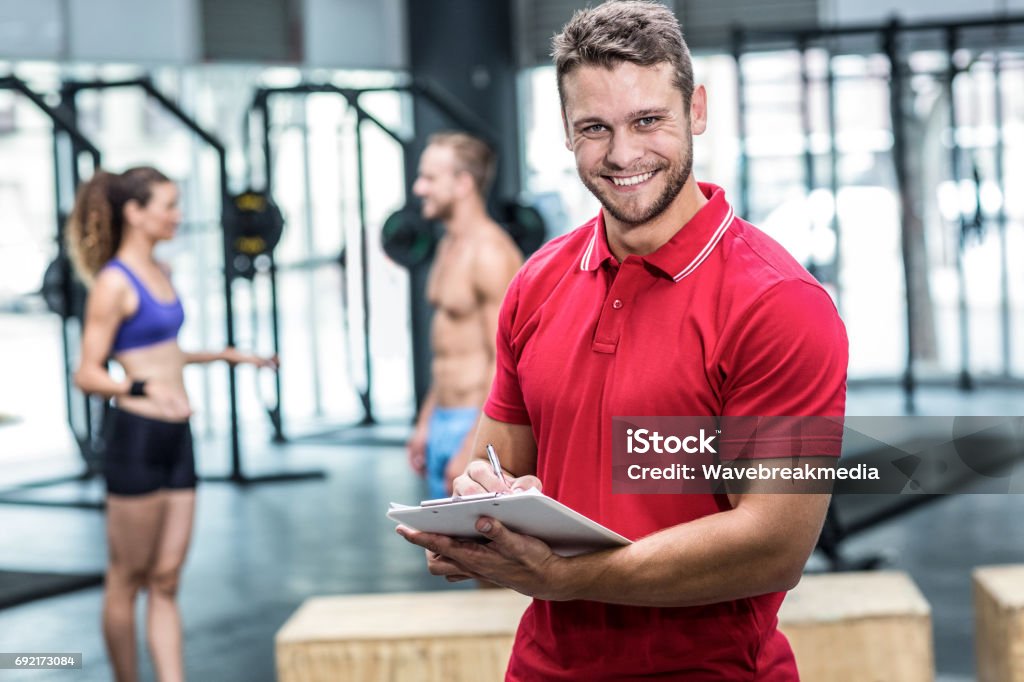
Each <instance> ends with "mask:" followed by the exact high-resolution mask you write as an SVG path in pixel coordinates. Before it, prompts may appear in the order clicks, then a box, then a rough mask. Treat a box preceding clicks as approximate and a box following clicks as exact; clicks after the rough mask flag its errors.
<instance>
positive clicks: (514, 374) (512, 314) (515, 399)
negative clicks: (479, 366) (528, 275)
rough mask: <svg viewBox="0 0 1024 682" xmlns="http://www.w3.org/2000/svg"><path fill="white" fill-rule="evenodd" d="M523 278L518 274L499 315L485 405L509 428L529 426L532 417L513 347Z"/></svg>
mask: <svg viewBox="0 0 1024 682" xmlns="http://www.w3.org/2000/svg"><path fill="white" fill-rule="evenodd" d="M521 274H522V273H521V271H520V274H517V275H516V276H515V277H514V278H513V279H512V282H511V284H509V287H508V292H507V293H506V294H505V299H504V300H503V301H502V302H501V311H500V312H499V313H498V336H497V340H496V344H495V347H496V348H497V354H496V356H495V367H494V381H493V382H492V383H491V392H490V394H489V395H488V396H487V402H486V403H484V414H486V415H487V416H488V417H490V418H491V419H494V420H496V421H500V422H505V423H508V424H529V423H530V415H529V413H528V412H527V411H526V403H525V402H524V401H523V391H522V387H521V386H520V384H519V371H518V367H517V357H518V354H517V353H516V349H515V345H514V343H513V340H512V339H513V329H514V325H515V318H516V313H517V312H518V309H519V289H520V276H521Z"/></svg>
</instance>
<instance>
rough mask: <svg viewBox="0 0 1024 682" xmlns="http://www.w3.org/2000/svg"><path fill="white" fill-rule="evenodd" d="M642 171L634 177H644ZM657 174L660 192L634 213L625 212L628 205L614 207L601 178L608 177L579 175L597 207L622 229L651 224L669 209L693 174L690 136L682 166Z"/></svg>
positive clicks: (626, 202) (691, 139)
mask: <svg viewBox="0 0 1024 682" xmlns="http://www.w3.org/2000/svg"><path fill="white" fill-rule="evenodd" d="M647 170H655V169H646V170H639V171H637V173H638V174H639V173H644V172H646V171H647ZM657 170H658V172H666V173H667V174H666V178H665V189H664V190H662V192H661V194H659V195H658V197H657V198H656V199H655V200H654V201H653V202H651V203H650V204H649V205H648V206H646V207H643V206H640V207H638V208H637V209H636V210H633V211H629V210H628V204H629V201H628V200H627V201H625V202H621V203H619V204H618V205H616V203H614V199H613V198H612V194H611V192H612V190H610V189H608V188H607V186H606V185H605V183H606V182H607V180H605V178H604V175H609V173H600V172H599V173H597V174H591V175H584V174H583V173H580V180H582V181H583V184H584V185H586V187H587V189H588V190H590V193H591V194H593V195H594V196H595V197H596V198H597V200H598V201H600V202H601V206H603V207H604V210H605V211H607V212H608V214H609V215H611V216H612V217H613V218H615V220H617V221H619V222H620V223H623V224H624V225H629V226H636V225H643V224H645V223H647V222H650V221H651V220H654V219H655V218H657V217H658V216H660V215H661V214H662V213H664V212H665V211H666V210H668V207H669V206H671V205H672V202H673V201H675V198H676V197H677V196H679V193H680V192H681V191H682V189H683V186H684V185H685V184H686V181H687V180H688V179H689V178H690V174H691V173H692V172H693V136H692V135H691V136H690V139H689V144H688V145H687V149H686V152H685V154H684V156H683V162H682V164H680V165H678V166H676V167H674V168H673V167H672V166H669V167H668V168H667V169H657Z"/></svg>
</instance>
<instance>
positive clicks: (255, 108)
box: [243, 81, 497, 442]
mask: <svg viewBox="0 0 1024 682" xmlns="http://www.w3.org/2000/svg"><path fill="white" fill-rule="evenodd" d="M378 92H397V93H408V94H410V95H412V96H414V97H416V96H419V97H422V98H423V99H424V100H426V101H427V102H429V103H430V104H431V105H433V106H434V107H436V108H437V110H438V111H439V112H441V113H442V114H443V115H445V116H447V117H448V118H449V119H451V120H452V121H453V122H454V123H456V124H457V125H459V126H461V127H462V128H463V129H465V130H468V131H470V132H472V133H474V134H476V135H478V136H479V137H480V138H482V139H483V140H485V141H486V142H488V143H489V144H490V145H492V146H495V147H496V143H497V137H496V135H495V134H494V132H493V131H492V129H491V128H490V126H488V125H487V123H486V122H484V121H482V120H481V119H480V118H479V117H478V116H477V115H476V114H474V113H473V112H472V111H471V110H469V109H467V108H466V107H464V106H462V104H460V103H459V102H458V101H457V100H456V99H455V98H453V97H451V96H450V95H449V94H448V93H447V92H445V91H444V90H442V89H441V88H439V87H437V86H436V85H434V84H432V83H430V82H429V81H412V82H410V83H408V84H406V85H396V86H393V87H377V88H344V87H340V86H337V85H334V84H332V83H299V84H296V85H293V86H285V87H273V88H270V87H266V88H258V89H257V90H256V91H255V93H254V95H253V100H252V104H251V105H250V106H249V109H248V110H247V112H246V114H245V120H244V123H243V128H244V129H245V130H246V134H245V136H244V137H245V142H246V144H249V143H250V136H249V134H248V133H249V120H250V116H251V114H253V113H256V114H258V116H259V120H260V125H261V129H260V143H261V146H262V158H263V165H264V175H263V178H264V187H263V190H264V191H265V192H266V193H267V194H268V195H270V196H272V195H273V187H274V183H273V180H274V171H273V152H272V145H271V139H270V129H271V117H270V99H271V98H272V97H275V96H279V95H291V96H294V95H301V96H305V95H311V94H324V93H326V94H335V95H338V96H340V97H342V98H344V100H345V102H346V104H347V105H348V106H349V107H350V108H351V109H352V110H353V111H355V113H356V125H355V141H356V173H357V182H356V186H357V194H358V197H357V207H358V211H357V212H358V216H359V235H360V239H359V247H360V248H359V263H360V272H361V273H362V277H363V283H362V287H361V290H362V301H361V305H362V307H363V358H364V363H365V367H364V371H365V375H366V386H365V390H359V391H358V393H359V400H360V403H361V405H362V408H363V416H362V418H361V419H360V420H359V421H358V422H357V423H356V424H355V426H370V425H373V424H376V423H377V419H376V417H375V416H374V414H373V404H372V399H371V393H372V389H373V373H372V361H371V355H370V348H371V338H370V300H369V287H368V280H367V274H368V270H367V268H368V266H369V253H368V251H367V239H366V236H367V229H368V227H367V221H366V211H365V189H364V175H363V134H362V124H363V123H366V122H368V123H372V124H373V125H374V126H376V127H377V128H378V129H380V130H381V131H382V132H383V133H384V134H385V135H387V136H388V137H390V138H391V139H393V140H394V141H395V142H397V143H398V144H399V146H400V147H401V148H402V153H403V155H404V156H405V157H406V158H409V157H410V155H411V151H412V148H413V145H414V144H415V143H416V138H412V139H406V138H404V137H402V136H401V135H400V134H398V133H397V132H395V131H394V130H392V129H391V128H389V127H388V126H387V125H385V124H384V123H383V122H381V121H380V120H379V119H377V118H376V117H374V116H373V115H372V114H370V113H369V112H368V111H366V109H364V108H363V107H362V105H361V104H360V103H359V98H360V97H361V96H362V95H365V94H370V93H378ZM246 158H247V159H248V160H249V161H250V163H251V161H252V155H251V154H247V155H246ZM251 177H252V173H251V172H250V179H251ZM348 258H349V252H348V249H347V248H346V249H345V252H344V253H343V254H342V255H341V256H340V257H339V258H337V259H327V260H326V261H323V262H325V263H328V264H334V263H340V265H341V266H342V268H344V267H345V263H346V261H347V259H348ZM410 274H411V275H412V274H413V273H410ZM268 275H269V277H270V290H271V319H272V329H273V342H274V352H275V353H280V345H279V342H280V339H279V335H278V303H277V293H276V292H277V265H276V263H275V262H274V260H273V258H271V265H270V269H269V272H268ZM415 279H416V278H415V277H413V276H411V277H410V283H409V285H410V295H411V296H412V297H415V296H418V295H419V294H420V293H421V291H420V289H419V288H417V284H416V281H415ZM415 360H416V359H415V356H414V362H415ZM275 389H276V392H277V395H276V403H277V405H278V407H280V405H281V404H282V400H281V382H280V377H278V380H277V382H276V383H275ZM282 422H283V418H282V416H281V415H280V414H279V415H278V419H277V420H276V421H275V428H276V433H275V438H276V439H277V440H279V441H281V442H284V441H286V440H287V439H286V437H285V434H284V429H283V423H282ZM314 438H317V439H318V438H319V436H314Z"/></svg>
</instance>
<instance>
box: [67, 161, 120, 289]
mask: <svg viewBox="0 0 1024 682" xmlns="http://www.w3.org/2000/svg"><path fill="white" fill-rule="evenodd" d="M114 177H115V175H114V174H113V173H108V172H107V171H104V170H97V171H96V172H95V173H94V174H93V176H92V177H91V178H90V179H89V180H88V181H86V182H84V183H82V185H81V186H80V187H79V189H78V195H77V196H76V197H75V205H74V208H72V209H71V215H70V216H69V217H68V225H67V245H68V252H69V253H70V255H71V263H72V264H73V265H74V266H75V271H76V272H77V273H78V276H79V278H81V280H82V281H83V282H85V284H86V285H87V286H91V285H92V282H93V279H94V278H95V277H96V274H97V273H98V272H99V271H100V270H102V269H103V266H104V265H106V264H107V262H108V261H110V259H111V258H113V257H114V254H115V253H117V249H118V247H120V246H121V232H122V229H123V221H122V220H121V216H117V220H115V219H114V212H113V207H112V206H111V205H110V185H111V183H112V180H113V179H114ZM115 223H116V224H115Z"/></svg>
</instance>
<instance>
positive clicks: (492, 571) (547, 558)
mask: <svg viewBox="0 0 1024 682" xmlns="http://www.w3.org/2000/svg"><path fill="white" fill-rule="evenodd" d="M492 476H493V472H492ZM529 478H535V477H533V476H530V477H529ZM538 483H539V481H538ZM476 529H477V530H478V531H479V532H480V533H481V534H483V535H484V536H485V537H486V538H487V539H488V540H490V542H488V543H486V544H481V543H479V542H473V541H470V540H456V539H454V538H450V537H448V536H446V535H438V534H436V533H422V532H419V531H415V530H412V529H411V528H407V527H406V526H398V528H396V531H397V532H398V534H399V535H401V536H402V537H403V538H405V539H406V540H408V541H409V542H411V543H412V544H414V545H419V546H420V547H423V548H424V549H426V550H427V569H428V570H429V571H430V573H431V574H433V575H438V576H444V577H445V578H446V579H447V580H448V582H458V581H460V580H466V579H469V578H477V579H480V580H487V581H489V582H492V583H495V584H497V585H501V586H502V587H508V588H510V589H513V590H515V591H516V592H520V593H522V594H525V595H527V596H530V597H537V598H538V599H546V600H548V601H564V600H567V599H572V598H573V597H572V591H571V581H570V580H569V578H570V576H571V573H570V570H569V560H568V559H566V558H564V557H561V556H559V555H557V554H555V553H553V552H552V551H551V548H550V547H548V545H547V544H545V543H544V542H542V541H541V540H538V539H537V538H534V537H530V536H529V535H521V534H519V533H513V532H512V531H510V530H508V529H507V528H505V527H504V526H503V525H502V524H501V522H500V521H497V520H495V519H492V518H489V517H487V516H482V517H480V518H479V519H478V520H477V522H476Z"/></svg>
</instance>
